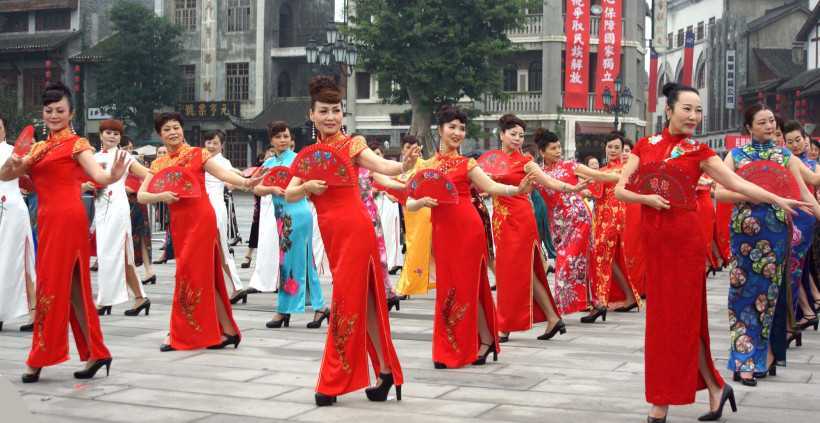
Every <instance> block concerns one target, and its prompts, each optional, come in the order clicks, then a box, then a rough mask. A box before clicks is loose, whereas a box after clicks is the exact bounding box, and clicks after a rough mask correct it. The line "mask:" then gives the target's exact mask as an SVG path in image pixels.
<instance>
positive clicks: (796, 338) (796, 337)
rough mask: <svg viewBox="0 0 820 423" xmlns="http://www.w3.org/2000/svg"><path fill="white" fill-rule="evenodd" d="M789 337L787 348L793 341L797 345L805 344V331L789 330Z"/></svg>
mask: <svg viewBox="0 0 820 423" xmlns="http://www.w3.org/2000/svg"><path fill="white" fill-rule="evenodd" d="M788 334H789V335H788V338H786V341H787V342H786V348H789V347H791V346H792V342H794V345H795V346H796V347H802V346H803V332H788Z"/></svg>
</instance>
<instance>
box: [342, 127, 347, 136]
mask: <svg viewBox="0 0 820 423" xmlns="http://www.w3.org/2000/svg"><path fill="white" fill-rule="evenodd" d="M342 135H345V136H347V126H345V125H342Z"/></svg>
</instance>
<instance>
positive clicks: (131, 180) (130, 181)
mask: <svg viewBox="0 0 820 423" xmlns="http://www.w3.org/2000/svg"><path fill="white" fill-rule="evenodd" d="M141 185H142V179H140V178H138V177H136V176H134V175H128V176H126V177H125V187H126V188H128V189H130V190H131V191H133V192H137V191H139V190H140V186H141Z"/></svg>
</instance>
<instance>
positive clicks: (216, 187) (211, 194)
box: [205, 153, 242, 290]
mask: <svg viewBox="0 0 820 423" xmlns="http://www.w3.org/2000/svg"><path fill="white" fill-rule="evenodd" d="M210 160H211V161H212V162H215V163H217V164H218V165H220V166H222V167H224V168H225V169H233V165H231V161H230V160H228V159H227V158H225V156H223V155H222V153H220V154H217V155H215V156H213V157H211V159H210ZM205 191H206V192H207V193H208V200H210V202H211V206H212V207H213V208H214V213H215V214H216V227H217V229H218V230H219V245H220V249H221V250H222V260H223V262H225V263H226V264H227V268H228V277H230V279H231V283H233V287H234V289H237V290H239V289H242V280H240V279H239V272H237V270H236V263H235V262H234V259H233V256H231V253H230V250H229V249H228V209H227V207H225V183H224V182H222V181H221V180H219V179H218V178H217V177H216V176H213V175H211V174H210V173H208V172H205Z"/></svg>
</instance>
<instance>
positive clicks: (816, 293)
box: [809, 275, 820, 303]
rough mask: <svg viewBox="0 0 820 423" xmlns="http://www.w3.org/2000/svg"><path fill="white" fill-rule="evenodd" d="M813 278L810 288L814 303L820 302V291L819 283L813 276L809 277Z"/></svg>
mask: <svg viewBox="0 0 820 423" xmlns="http://www.w3.org/2000/svg"><path fill="white" fill-rule="evenodd" d="M809 277H810V278H811V283H810V284H809V288H811V296H812V297H814V302H815V303H817V302H820V289H817V281H815V280H814V276H813V275H809Z"/></svg>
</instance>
